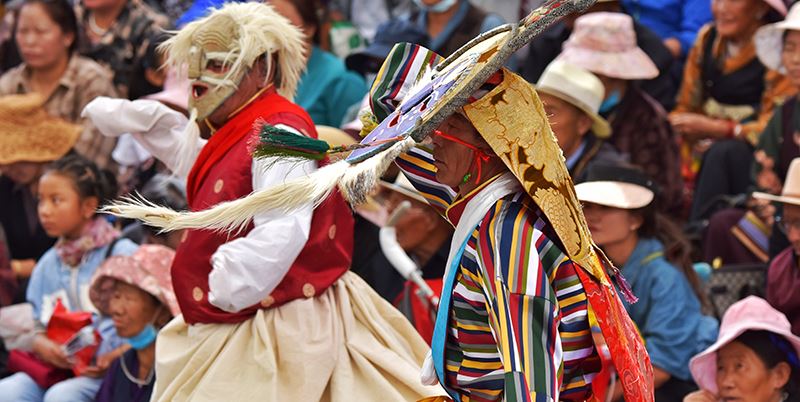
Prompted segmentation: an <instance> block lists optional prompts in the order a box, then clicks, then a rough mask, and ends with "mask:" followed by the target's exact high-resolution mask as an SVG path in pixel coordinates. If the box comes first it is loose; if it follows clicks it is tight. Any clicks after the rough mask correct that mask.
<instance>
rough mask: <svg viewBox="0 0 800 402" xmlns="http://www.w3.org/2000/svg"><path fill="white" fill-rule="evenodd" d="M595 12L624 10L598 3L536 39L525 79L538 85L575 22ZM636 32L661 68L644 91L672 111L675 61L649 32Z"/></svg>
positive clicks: (639, 28)
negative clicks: (580, 17)
mask: <svg viewBox="0 0 800 402" xmlns="http://www.w3.org/2000/svg"><path fill="white" fill-rule="evenodd" d="M596 12H609V13H622V12H623V10H622V7H621V6H620V2H619V1H618V0H605V1H598V2H596V3H594V4H593V5H592V6H590V7H589V8H588V9H587V10H586V11H584V12H583V13H574V14H570V15H568V16H566V17H564V19H563V20H561V21H559V22H557V23H555V24H553V25H552V26H551V27H549V28H548V29H546V30H545V31H544V32H542V33H541V34H539V35H537V36H536V37H535V38H533V40H531V43H530V45H529V46H528V47H529V51H528V55H527V58H526V60H525V63H524V64H523V65H522V66H521V70H522V75H523V76H524V77H525V79H526V80H528V81H530V82H536V81H538V80H539V77H541V75H542V73H543V72H544V69H545V67H547V65H548V64H550V62H551V61H553V60H555V58H556V57H557V56H558V55H559V54H561V51H562V45H563V43H564V42H566V41H567V39H569V36H570V35H571V34H572V30H573V29H574V27H575V20H576V19H577V18H578V17H579V16H581V15H584V14H589V13H596ZM633 30H634V32H635V33H636V35H635V38H636V45H637V46H638V47H640V48H641V49H642V50H643V51H644V52H645V53H647V56H648V57H650V59H651V60H653V62H654V63H655V65H656V67H658V77H656V78H654V79H651V80H647V81H643V82H642V83H641V87H642V89H643V90H644V91H645V92H647V94H649V95H650V96H652V97H653V99H656V100H658V102H659V103H660V104H661V105H662V106H664V108H665V109H667V110H670V109H672V107H673V106H674V105H675V93H676V91H677V88H676V85H675V84H674V83H673V78H672V74H671V71H672V70H673V68H674V64H675V63H673V61H674V58H673V56H672V54H670V52H669V50H668V49H667V48H666V46H664V44H663V43H662V40H661V38H660V37H659V36H658V35H657V34H656V33H654V32H653V31H651V30H650V29H649V28H647V27H646V26H644V25H642V24H641V23H639V22H637V21H634V22H633Z"/></svg>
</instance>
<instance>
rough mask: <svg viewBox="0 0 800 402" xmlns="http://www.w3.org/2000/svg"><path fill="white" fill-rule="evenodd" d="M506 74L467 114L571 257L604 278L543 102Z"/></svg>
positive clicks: (521, 81)
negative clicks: (540, 211)
mask: <svg viewBox="0 0 800 402" xmlns="http://www.w3.org/2000/svg"><path fill="white" fill-rule="evenodd" d="M502 71H503V80H502V82H500V84H498V85H497V86H496V87H494V88H493V89H492V90H491V91H489V92H488V93H486V94H485V95H483V96H482V97H481V98H480V99H478V100H476V101H475V102H473V103H470V104H467V105H465V106H464V115H465V116H466V117H467V118H468V119H469V120H470V122H471V123H472V125H473V126H475V128H476V129H477V130H478V132H479V133H480V135H481V137H483V139H484V140H485V141H486V142H487V143H488V144H489V146H490V147H491V148H492V150H493V151H494V152H495V153H496V154H497V156H498V157H500V159H501V160H502V161H503V163H505V165H506V167H508V169H509V170H510V171H511V173H513V174H514V176H516V177H517V180H519V182H520V183H522V186H523V188H524V189H525V191H526V192H527V193H528V195H530V197H531V198H533V200H534V202H535V203H536V205H538V206H539V208H541V209H542V212H544V214H545V216H547V219H548V220H549V221H550V223H551V224H552V225H553V228H554V229H555V232H556V234H557V235H558V237H559V239H560V240H561V243H562V244H563V245H564V247H565V248H566V250H565V251H566V253H567V255H569V257H570V258H571V259H573V260H575V261H576V262H578V263H579V264H580V265H581V266H583V267H584V268H585V269H587V270H589V271H590V272H591V273H592V274H593V275H594V276H595V277H597V278H604V277H605V275H603V274H602V273H601V272H599V271H600V270H602V267H601V266H600V264H598V262H599V261H598V259H597V257H598V256H597V254H596V252H595V247H594V243H593V242H592V238H591V235H590V234H589V228H588V226H587V225H586V220H585V218H584V216H583V211H582V210H581V208H580V204H579V203H578V198H577V196H576V195H575V188H574V186H573V184H572V179H571V178H570V176H569V173H568V171H567V167H566V164H565V163H564V156H563V154H562V152H561V148H559V147H558V142H557V141H556V138H555V135H553V131H552V130H551V129H550V125H549V124H548V122H547V114H546V113H545V111H544V107H543V106H542V101H541V100H539V96H538V95H537V94H536V91H534V89H533V86H531V84H529V83H528V82H527V81H525V80H524V79H523V78H522V77H520V76H518V75H516V74H514V73H512V72H511V71H508V70H507V69H503V70H502ZM520 110H525V111H526V113H520ZM498 121H500V122H502V123H503V124H497V122H498Z"/></svg>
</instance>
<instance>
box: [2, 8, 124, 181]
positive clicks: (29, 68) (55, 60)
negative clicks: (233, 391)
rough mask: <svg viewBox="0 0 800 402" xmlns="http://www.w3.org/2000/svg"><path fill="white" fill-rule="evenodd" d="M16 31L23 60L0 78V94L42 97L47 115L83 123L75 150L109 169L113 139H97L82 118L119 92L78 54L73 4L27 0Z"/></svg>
mask: <svg viewBox="0 0 800 402" xmlns="http://www.w3.org/2000/svg"><path fill="white" fill-rule="evenodd" d="M16 27H17V28H16V33H15V38H16V41H17V46H18V47H19V51H20V55H21V56H22V61H23V62H22V64H20V65H19V66H17V67H14V68H13V69H11V70H9V71H8V72H6V73H5V74H3V76H2V77H0V95H8V94H24V93H29V92H36V93H38V94H40V95H41V96H42V97H43V98H44V99H45V100H46V101H45V103H44V108H45V110H47V112H48V113H50V114H51V115H53V116H58V117H61V118H63V119H65V120H67V121H70V122H74V123H81V124H83V125H84V131H83V134H82V135H81V137H80V139H79V140H78V143H77V144H75V150H76V151H78V152H79V153H81V154H82V155H84V156H86V157H87V158H89V159H91V160H93V161H94V162H95V163H97V164H98V165H99V166H100V167H106V166H108V165H109V164H110V163H111V150H112V149H114V144H115V143H116V141H115V140H114V139H109V138H107V137H104V136H102V135H100V134H99V133H98V132H97V131H96V130H95V129H94V127H93V126H92V125H91V124H90V123H88V122H85V121H83V119H81V117H80V114H81V110H83V107H84V106H86V104H87V103H89V101H91V100H92V99H94V98H95V97H96V96H112V97H113V96H116V94H117V92H116V90H115V89H114V86H113V84H112V83H111V73H110V72H109V71H108V70H106V69H104V68H103V67H101V66H100V65H99V64H97V63H95V62H94V61H92V60H90V59H87V58H85V57H81V56H79V55H77V54H76V51H75V50H76V49H77V46H78V42H77V40H78V22H77V20H76V18H75V12H74V11H73V9H72V5H71V4H70V3H69V1H67V0H25V2H24V3H23V4H22V8H21V9H20V10H19V16H18V18H17V21H16Z"/></svg>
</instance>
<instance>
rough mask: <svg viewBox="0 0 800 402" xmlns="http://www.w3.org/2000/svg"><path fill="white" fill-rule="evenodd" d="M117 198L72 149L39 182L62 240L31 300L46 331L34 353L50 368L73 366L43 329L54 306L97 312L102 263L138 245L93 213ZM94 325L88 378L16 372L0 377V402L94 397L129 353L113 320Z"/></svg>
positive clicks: (46, 260)
mask: <svg viewBox="0 0 800 402" xmlns="http://www.w3.org/2000/svg"><path fill="white" fill-rule="evenodd" d="M115 195H116V182H115V181H114V178H113V176H112V175H111V174H110V173H108V172H105V171H102V170H100V169H99V168H98V167H97V166H96V165H95V164H94V163H93V162H91V161H89V160H87V159H85V158H83V157H81V156H78V155H75V154H71V155H67V156H65V157H64V158H62V159H59V160H58V161H56V162H54V163H53V165H52V166H50V167H49V168H48V169H47V170H46V171H45V173H44V174H43V175H42V177H41V178H40V179H39V186H38V196H39V203H38V213H39V219H40V221H41V222H42V227H44V230H45V231H46V232H47V234H48V235H50V236H53V237H56V238H58V240H57V241H56V244H55V245H54V246H53V247H52V248H51V249H50V250H48V251H47V252H46V253H45V254H44V255H43V256H42V258H41V259H40V260H39V262H38V263H37V264H36V267H35V268H34V270H33V274H32V275H31V280H30V283H29V284H28V291H27V300H28V302H29V303H31V304H32V305H33V316H34V320H35V327H36V328H37V329H38V330H39V331H41V333H38V334H37V335H36V336H35V337H34V338H33V343H32V348H33V352H34V353H35V354H36V355H37V356H38V357H39V358H40V359H41V360H42V361H44V362H46V363H49V364H50V365H52V366H55V367H59V368H64V369H68V368H70V367H71V366H72V365H73V362H71V361H70V359H69V357H68V356H67V355H66V354H65V353H64V351H63V350H62V348H61V345H59V344H57V343H55V342H53V341H52V340H50V339H48V338H47V336H45V334H44V329H45V328H46V326H47V323H48V322H49V320H50V317H51V315H52V314H53V310H54V308H55V306H56V303H57V302H58V301H60V302H61V304H62V305H63V306H64V307H66V308H67V310H69V311H90V310H93V307H92V303H91V302H90V301H89V293H88V287H89V284H90V280H91V278H92V275H94V272H95V270H96V269H97V267H98V266H99V265H100V264H101V263H102V262H103V260H105V259H106V257H108V256H110V255H119V254H125V255H129V254H131V253H133V252H134V251H135V250H136V245H135V244H134V243H133V242H130V241H128V240H119V241H116V239H117V238H118V236H119V232H118V231H117V230H116V229H114V227H112V226H111V224H109V223H108V221H106V220H105V219H104V218H103V217H102V216H98V215H97V214H96V212H95V211H96V210H97V207H98V206H99V205H101V204H103V203H104V202H105V201H106V200H108V199H110V198H112V197H114V196H115ZM95 327H96V329H97V330H98V332H99V333H100V335H101V336H102V339H103V340H102V342H101V344H100V345H99V347H98V349H97V353H96V355H95V356H96V361H95V363H94V365H93V366H90V367H89V368H87V370H86V371H85V372H84V374H83V375H81V376H79V377H75V378H71V379H68V380H65V381H62V382H60V383H57V384H56V385H53V386H52V387H50V388H49V389H44V388H42V387H40V386H39V385H37V383H36V382H34V380H33V378H32V377H31V376H29V375H28V374H27V373H24V372H19V373H16V374H14V375H12V376H10V377H8V378H5V379H3V380H2V381H0V400H3V401H17V402H22V401H48V402H52V401H70V402H76V401H92V400H94V396H95V394H96V393H97V390H98V389H99V388H100V383H101V382H102V380H101V378H102V376H103V375H104V373H105V370H106V368H107V367H108V366H109V364H110V363H111V362H112V361H114V360H115V359H116V358H117V357H119V356H120V355H121V354H122V352H123V351H124V350H125V349H124V348H120V346H121V345H122V342H121V341H120V340H119V338H118V337H117V334H116V331H115V330H114V327H113V325H112V322H111V320H110V319H108V318H100V319H97V320H95Z"/></svg>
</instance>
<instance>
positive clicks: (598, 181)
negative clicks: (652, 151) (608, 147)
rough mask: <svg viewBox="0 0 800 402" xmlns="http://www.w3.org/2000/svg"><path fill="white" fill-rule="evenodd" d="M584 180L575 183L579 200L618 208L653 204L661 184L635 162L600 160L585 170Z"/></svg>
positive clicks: (641, 206) (637, 207)
mask: <svg viewBox="0 0 800 402" xmlns="http://www.w3.org/2000/svg"><path fill="white" fill-rule="evenodd" d="M585 176H586V177H585V179H584V181H583V182H581V183H578V184H576V185H575V192H576V193H577V194H578V200H580V201H581V202H584V203H591V204H597V205H603V206H606V207H612V208H619V209H628V210H630V209H639V208H644V207H646V206H648V205H650V204H651V203H652V202H653V200H654V199H655V198H656V195H657V194H658V192H659V190H658V186H657V185H656V184H655V182H654V181H653V179H651V178H649V177H648V176H647V175H646V174H645V173H644V172H642V171H641V170H640V169H638V168H635V167H633V166H627V165H621V164H610V163H597V164H593V165H591V166H590V167H589V169H587V170H586V175H585Z"/></svg>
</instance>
